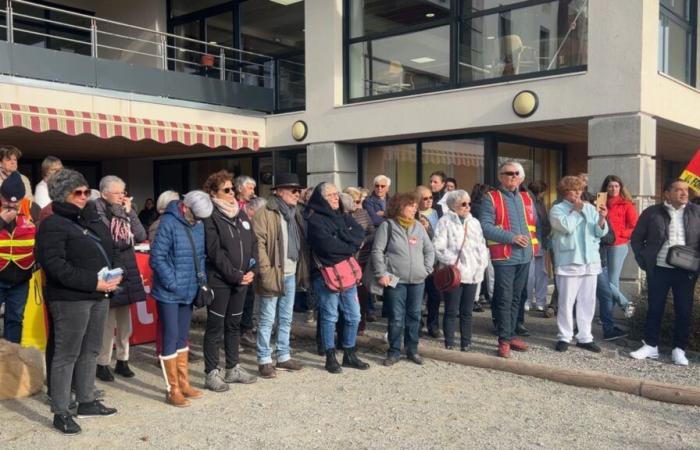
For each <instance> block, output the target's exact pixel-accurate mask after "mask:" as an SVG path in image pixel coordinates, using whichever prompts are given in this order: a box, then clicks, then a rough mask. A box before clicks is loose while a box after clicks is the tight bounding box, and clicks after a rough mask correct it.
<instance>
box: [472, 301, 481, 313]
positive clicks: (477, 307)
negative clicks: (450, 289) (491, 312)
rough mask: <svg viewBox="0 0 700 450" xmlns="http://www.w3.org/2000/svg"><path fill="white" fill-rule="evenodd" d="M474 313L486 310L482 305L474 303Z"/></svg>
mask: <svg viewBox="0 0 700 450" xmlns="http://www.w3.org/2000/svg"><path fill="white" fill-rule="evenodd" d="M472 312H484V308H483V307H482V306H481V305H480V304H478V303H474V307H473V308H472Z"/></svg>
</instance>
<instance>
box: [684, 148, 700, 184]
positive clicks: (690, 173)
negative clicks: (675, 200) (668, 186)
mask: <svg viewBox="0 0 700 450" xmlns="http://www.w3.org/2000/svg"><path fill="white" fill-rule="evenodd" d="M679 178H680V179H681V180H683V181H685V182H686V183H688V185H689V186H690V188H691V189H692V190H694V191H695V193H697V194H700V148H699V149H697V150H696V151H695V156H693V159H691V160H690V164H688V167H686V168H685V170H684V171H683V173H681V176H680V177H679Z"/></svg>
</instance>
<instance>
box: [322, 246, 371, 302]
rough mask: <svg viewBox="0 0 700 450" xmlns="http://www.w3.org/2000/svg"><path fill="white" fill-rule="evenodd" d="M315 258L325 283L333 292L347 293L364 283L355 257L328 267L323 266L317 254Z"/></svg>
mask: <svg viewBox="0 0 700 450" xmlns="http://www.w3.org/2000/svg"><path fill="white" fill-rule="evenodd" d="M312 253H313V252H312ZM313 258H314V261H315V262H316V267H317V268H318V271H319V272H321V276H322V277H323V283H324V284H325V285H326V287H327V288H328V290H329V291H331V292H343V291H346V290H348V289H351V288H352V287H354V286H356V285H358V284H360V282H361V281H362V269H361V268H360V264H359V263H358V262H357V260H356V259H355V257H354V256H351V257H349V258H348V259H345V260H343V261H340V262H339V263H337V264H333V265H332V266H326V267H324V266H323V265H321V261H319V260H318V258H317V257H316V255H315V254H313Z"/></svg>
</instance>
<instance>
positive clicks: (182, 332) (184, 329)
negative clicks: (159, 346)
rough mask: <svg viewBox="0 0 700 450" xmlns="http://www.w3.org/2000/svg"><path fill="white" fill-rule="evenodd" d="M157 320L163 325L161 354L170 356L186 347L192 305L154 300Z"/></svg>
mask: <svg viewBox="0 0 700 450" xmlns="http://www.w3.org/2000/svg"><path fill="white" fill-rule="evenodd" d="M156 306H157V307H158V321H159V322H160V324H161V326H162V327H163V350H162V351H161V356H162V357H166V356H171V355H174V354H175V353H177V351H178V350H182V349H183V348H187V338H188V336H189V334H190V321H191V319H192V305H191V304H189V305H188V304H185V303H165V302H159V301H156Z"/></svg>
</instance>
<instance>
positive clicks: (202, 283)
mask: <svg viewBox="0 0 700 450" xmlns="http://www.w3.org/2000/svg"><path fill="white" fill-rule="evenodd" d="M183 226H184V225H183ZM185 230H187V238H188V239H189V240H190V245H191V246H192V258H193V259H194V270H195V271H196V272H197V295H196V296H195V297H194V301H193V302H192V304H193V305H194V307H195V308H204V307H205V306H211V304H212V303H214V291H212V290H211V288H210V287H209V285H208V284H207V282H206V279H207V277H206V275H205V274H204V272H202V270H201V268H200V267H199V259H198V258H197V250H196V247H195V245H194V238H193V237H192V230H190V228H189V227H187V226H185Z"/></svg>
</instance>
